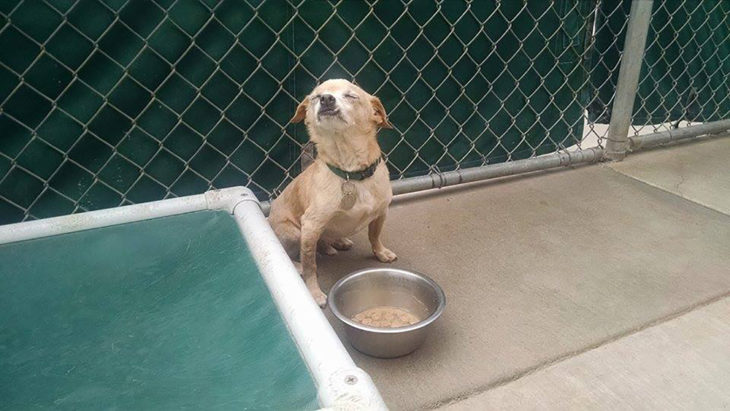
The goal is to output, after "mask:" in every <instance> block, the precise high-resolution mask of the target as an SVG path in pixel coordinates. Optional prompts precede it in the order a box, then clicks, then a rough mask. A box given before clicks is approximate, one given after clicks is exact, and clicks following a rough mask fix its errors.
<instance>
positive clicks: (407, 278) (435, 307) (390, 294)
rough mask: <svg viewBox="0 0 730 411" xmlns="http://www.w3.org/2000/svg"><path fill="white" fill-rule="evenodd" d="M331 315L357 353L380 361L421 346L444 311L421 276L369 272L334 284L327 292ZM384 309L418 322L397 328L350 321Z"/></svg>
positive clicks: (439, 294)
mask: <svg viewBox="0 0 730 411" xmlns="http://www.w3.org/2000/svg"><path fill="white" fill-rule="evenodd" d="M329 306H330V309H331V310H332V313H333V314H334V315H335V317H337V318H338V319H339V320H340V321H342V323H343V324H344V325H345V330H346V333H347V338H348V339H349V340H350V343H351V344H352V346H353V347H355V348H356V349H357V350H358V351H360V352H362V353H364V354H367V355H371V356H374V357H380V358H394V357H400V356H402V355H406V354H410V353H411V352H413V351H415V350H416V349H417V348H418V347H420V346H421V344H423V341H424V340H425V339H426V334H427V333H428V329H429V328H430V326H431V324H432V323H433V322H434V321H436V319H437V318H439V316H440V315H441V313H442V312H443V311H444V307H445V306H446V296H445V295H444V292H443V290H442V289H441V287H439V286H438V284H436V283H435V282H434V281H433V280H432V279H430V278H428V277H426V276H425V275H422V274H418V273H414V272H411V271H406V270H400V269H395V268H370V269H366V270H361V271H357V272H354V273H352V274H350V275H348V276H346V277H344V278H342V279H341V280H340V281H338V282H337V283H336V284H335V285H334V286H333V287H332V289H331V290H330V292H329ZM380 306H388V307H395V308H399V309H403V310H405V311H408V312H409V313H410V314H413V315H414V316H415V317H416V318H417V319H418V320H419V321H418V322H417V323H415V324H412V325H408V326H404V327H398V328H380V327H374V326H370V325H364V324H361V323H359V322H357V321H354V320H353V317H354V316H355V315H357V314H359V313H361V312H363V311H365V310H368V309H371V308H374V307H380Z"/></svg>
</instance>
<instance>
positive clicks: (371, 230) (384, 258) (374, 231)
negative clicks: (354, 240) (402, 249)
mask: <svg viewBox="0 0 730 411" xmlns="http://www.w3.org/2000/svg"><path fill="white" fill-rule="evenodd" d="M383 225H385V213H383V214H381V215H379V216H378V218H376V219H375V220H373V221H371V222H370V225H369V226H368V238H369V239H370V245H371V246H372V247H373V254H375V257H377V258H378V260H380V261H381V262H384V263H392V262H393V261H395V260H396V259H398V256H397V255H395V253H394V252H392V251H390V250H388V249H387V248H386V247H385V246H384V245H383V243H382V242H381V241H380V234H381V233H382V232H383Z"/></svg>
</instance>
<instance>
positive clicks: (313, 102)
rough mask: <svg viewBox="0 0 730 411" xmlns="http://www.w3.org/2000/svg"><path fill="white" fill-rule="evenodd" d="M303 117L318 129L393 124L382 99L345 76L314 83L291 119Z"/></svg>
mask: <svg viewBox="0 0 730 411" xmlns="http://www.w3.org/2000/svg"><path fill="white" fill-rule="evenodd" d="M300 121H304V123H305V124H306V125H307V127H308V128H310V129H311V130H313V131H319V132H325V133H326V132H332V131H335V132H346V131H348V130H349V129H357V130H359V131H366V130H363V129H369V128H372V130H373V131H375V129H376V128H377V127H382V128H393V126H392V125H391V124H390V123H389V122H388V116H387V114H386V113H385V108H384V107H383V103H381V102H380V99H378V98H377V97H375V96H372V95H370V94H368V93H366V92H365V91H364V90H363V89H361V88H360V87H358V86H356V85H354V84H352V83H350V82H349V81H347V80H340V79H337V80H327V81H325V82H324V83H322V84H320V85H319V86H317V87H316V88H315V89H314V90H313V91H312V93H310V94H309V95H308V96H307V97H305V98H304V100H303V101H302V102H301V103H300V104H299V106H298V107H297V111H296V113H295V114H294V117H292V119H291V122H292V123H298V122H300Z"/></svg>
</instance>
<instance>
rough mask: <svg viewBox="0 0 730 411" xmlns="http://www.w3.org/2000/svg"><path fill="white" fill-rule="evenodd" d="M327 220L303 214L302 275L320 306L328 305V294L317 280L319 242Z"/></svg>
mask: <svg viewBox="0 0 730 411" xmlns="http://www.w3.org/2000/svg"><path fill="white" fill-rule="evenodd" d="M325 225H326V222H324V221H321V220H320V219H317V218H312V217H311V216H308V215H307V214H306V213H305V215H304V216H302V237H301V245H300V247H301V249H300V254H299V255H300V261H301V263H302V277H303V278H304V284H306V285H307V288H308V289H309V292H310V293H312V298H314V301H316V302H317V304H319V306H320V307H324V306H325V305H327V295H325V293H323V292H322V289H320V288H319V282H318V281H317V242H318V241H319V237H320V236H321V235H322V232H323V231H324V228H325Z"/></svg>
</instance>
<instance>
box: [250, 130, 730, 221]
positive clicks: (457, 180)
mask: <svg viewBox="0 0 730 411" xmlns="http://www.w3.org/2000/svg"><path fill="white" fill-rule="evenodd" d="M726 131H730V119H728V120H718V121H713V122H710V123H704V124H699V125H696V126H689V127H684V128H680V129H673V130H669V131H662V132H659V133H652V134H644V135H640V136H635V137H631V138H627V140H626V145H627V147H628V148H630V151H632V152H633V151H636V150H639V149H642V148H648V147H653V146H657V145H662V144H668V143H672V142H676V141H680V140H687V139H692V138H695V137H701V136H706V135H712V134H719V133H723V132H726ZM604 158H606V150H605V149H604V148H602V147H593V148H587V149H584V150H577V151H559V152H556V153H552V154H546V155H543V156H539V157H533V158H528V159H525V160H516V161H510V162H506V163H498V164H489V165H486V166H481V167H471V168H464V169H461V170H454V171H447V172H444V173H436V174H428V175H424V176H418V177H410V178H404V179H402V180H395V181H393V182H392V183H391V185H392V187H393V194H394V195H395V196H396V197H395V199H394V201H398V199H399V197H398V196H399V195H403V194H409V193H415V192H418V191H424V190H431V189H435V188H442V187H448V186H453V185H458V184H464V183H471V182H475V181H482V180H488V179H492V178H498V177H507V176H512V175H517V174H523V173H529V172H533V171H540V170H548V169H551V168H557V167H570V166H575V165H580V164H590V163H596V162H599V161H602V160H603V159H604ZM270 207H271V203H270V202H269V201H263V202H261V209H262V211H263V212H264V214H267V215H268V213H269V209H270Z"/></svg>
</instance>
